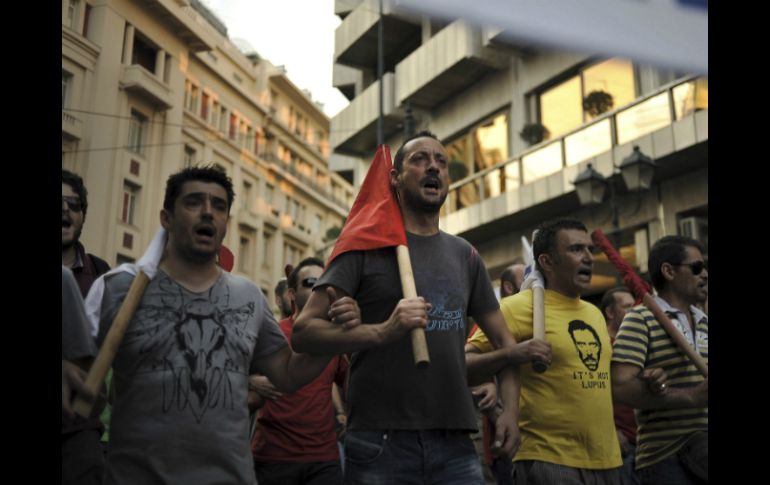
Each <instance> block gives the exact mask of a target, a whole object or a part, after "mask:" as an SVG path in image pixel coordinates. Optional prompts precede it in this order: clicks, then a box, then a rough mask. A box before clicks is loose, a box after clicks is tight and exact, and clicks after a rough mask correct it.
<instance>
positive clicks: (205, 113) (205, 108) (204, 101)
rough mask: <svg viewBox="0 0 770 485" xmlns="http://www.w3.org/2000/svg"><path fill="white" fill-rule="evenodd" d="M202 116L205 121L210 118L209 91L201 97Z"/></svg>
mask: <svg viewBox="0 0 770 485" xmlns="http://www.w3.org/2000/svg"><path fill="white" fill-rule="evenodd" d="M201 118H203V121H208V119H209V93H206V92H204V93H203V95H202V97H201Z"/></svg>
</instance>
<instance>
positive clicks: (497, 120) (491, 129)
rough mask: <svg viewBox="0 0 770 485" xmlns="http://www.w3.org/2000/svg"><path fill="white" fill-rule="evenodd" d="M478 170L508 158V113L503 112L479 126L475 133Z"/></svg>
mask: <svg viewBox="0 0 770 485" xmlns="http://www.w3.org/2000/svg"><path fill="white" fill-rule="evenodd" d="M474 136H475V140H476V153H475V155H476V156H475V159H476V170H477V171H481V170H484V169H485V168H489V167H492V166H495V165H497V164H498V163H502V162H504V161H505V160H507V159H508V115H507V114H505V113H503V114H501V115H499V116H496V117H494V118H493V119H491V120H489V121H488V122H487V123H485V124H484V125H482V126H481V127H479V128H478V129H477V130H476V131H475V133H474Z"/></svg>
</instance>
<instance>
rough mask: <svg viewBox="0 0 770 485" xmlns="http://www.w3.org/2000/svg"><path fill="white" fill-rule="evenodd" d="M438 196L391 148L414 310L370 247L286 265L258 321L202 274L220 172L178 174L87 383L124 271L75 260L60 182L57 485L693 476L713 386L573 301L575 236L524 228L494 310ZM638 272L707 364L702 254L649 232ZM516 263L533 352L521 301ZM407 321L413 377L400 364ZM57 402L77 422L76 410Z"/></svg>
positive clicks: (237, 279)
mask: <svg viewBox="0 0 770 485" xmlns="http://www.w3.org/2000/svg"><path fill="white" fill-rule="evenodd" d="M449 183H450V180H449V176H448V158H447V152H446V149H445V147H444V146H443V145H442V144H441V142H440V141H439V140H438V139H437V138H436V137H435V135H433V134H432V133H429V132H420V133H418V134H417V135H415V136H413V137H411V138H409V139H407V140H406V141H405V142H404V143H403V144H402V145H401V147H400V148H399V149H398V151H397V152H396V154H395V157H394V160H393V168H392V170H391V171H390V185H391V187H392V190H393V191H394V193H395V196H396V199H397V201H398V205H399V207H400V210H401V214H402V217H403V224H404V229H405V230H406V237H407V242H408V248H409V253H410V259H411V264H412V268H413V275H414V281H415V287H416V290H417V295H418V296H416V297H411V298H405V297H404V295H403V293H402V289H401V281H400V279H399V274H398V269H397V268H398V265H397V262H396V254H395V251H394V249H393V248H392V247H386V248H378V249H370V250H354V251H348V252H345V253H343V254H341V255H339V256H338V257H336V258H335V259H333V260H332V261H331V263H329V264H328V265H327V264H326V262H324V261H322V260H319V259H316V258H306V259H303V260H301V261H296V262H295V261H286V262H285V263H287V264H291V265H293V266H290V267H288V268H287V270H289V271H287V275H286V276H287V277H286V278H285V279H281V280H280V281H278V282H276V286H275V301H274V305H272V306H271V305H270V303H268V301H267V299H266V298H265V296H264V295H263V293H262V291H261V290H260V288H259V287H258V286H257V285H256V284H254V283H253V282H252V281H249V280H248V279H246V278H244V277H241V276H237V275H233V274H231V273H229V272H228V271H226V270H225V269H223V268H222V267H221V266H220V265H219V264H218V258H217V256H218V254H219V252H220V248H221V244H222V240H223V238H224V236H225V233H226V229H227V224H228V220H229V214H230V209H231V207H232V206H233V200H234V198H235V194H234V192H233V186H232V182H231V180H230V179H229V178H228V177H227V175H226V174H225V173H224V172H222V171H220V170H219V169H217V168H215V167H190V168H186V169H184V170H182V171H180V172H178V173H175V174H173V175H172V176H170V177H169V179H168V181H167V185H166V191H165V195H164V199H163V209H162V211H161V213H160V221H159V222H160V225H161V227H162V230H163V231H165V238H166V239H165V246H164V250H163V257H162V259H161V260H160V263H159V265H158V267H157V273H156V274H155V275H154V277H153V278H152V279H151V280H150V282H149V284H148V286H147V288H146V290H145V291H144V294H143V295H142V296H141V300H140V302H139V305H138V307H137V308H136V311H135V312H134V314H133V316H132V317H131V320H130V323H129V325H128V328H127V330H126V332H125V335H124V336H123V338H122V341H121V342H120V345H119V347H118V348H117V353H116V355H115V358H114V361H113V362H112V372H111V378H110V379H108V381H107V383H106V384H105V385H104V386H103V387H102V388H101V389H100V390H98V391H94V390H92V389H88V388H87V387H86V386H85V385H84V381H85V375H86V372H87V371H88V369H89V366H90V365H91V364H92V362H93V359H94V357H95V355H96V353H97V349H98V348H99V347H100V346H101V345H102V344H103V342H104V341H105V339H106V336H107V335H108V332H109V331H110V328H111V326H112V324H113V322H114V320H115V318H116V315H117V314H118V311H119V309H120V308H121V304H122V303H123V301H124V300H125V299H126V298H127V294H128V293H129V288H130V286H131V284H132V280H133V279H134V276H133V274H132V273H131V272H127V271H121V270H120V269H118V270H113V271H110V268H109V266H108V265H107V263H105V262H104V261H103V260H101V259H99V258H97V257H95V256H93V255H91V254H88V253H86V251H85V248H84V247H83V244H81V243H80V241H79V239H80V234H81V232H82V229H83V225H84V223H85V217H86V211H87V207H88V199H87V191H86V188H85V187H84V186H83V182H82V180H81V178H80V177H79V176H78V175H76V174H73V173H71V172H68V171H66V170H62V483H68V484H69V483H78V484H80V483H82V484H86V483H89V484H102V483H104V484H126V483H128V484H132V483H147V484H149V483H191V484H214V483H228V484H230V483H232V484H254V483H259V484H260V485H269V484H340V483H347V484H462V485H466V484H484V483H488V484H494V483H497V484H516V485H525V484H530V485H535V484H638V483H642V484H656V485H657V484H698V483H707V482H708V465H707V463H708V377H704V376H703V375H702V373H701V372H699V370H698V368H697V366H696V364H695V363H694V362H692V360H691V358H689V357H688V355H686V354H685V353H683V352H682V351H680V349H679V348H678V347H677V346H676V344H675V341H674V340H673V339H672V338H671V336H670V335H669V333H667V332H669V330H667V329H668V327H667V326H666V325H663V324H662V323H661V321H660V315H659V314H657V313H654V312H652V311H651V310H650V309H649V308H647V307H646V306H645V305H641V304H638V302H637V301H635V300H636V297H635V295H634V294H632V293H631V291H630V290H628V289H626V288H623V287H618V288H613V289H611V290H609V291H607V292H606V294H605V295H604V297H603V299H602V301H601V305H600V308H599V307H597V306H595V305H593V304H591V303H589V302H588V301H585V300H584V299H581V295H583V294H585V293H586V291H587V290H589V288H590V286H591V280H592V274H593V269H594V267H593V266H594V253H595V248H594V244H593V242H592V240H591V237H590V236H589V232H588V229H587V228H586V226H585V225H584V224H583V223H582V222H580V221H577V220H572V219H560V220H552V221H545V222H543V223H542V224H540V226H539V228H538V231H537V232H536V235H535V237H534V240H533V257H534V267H530V268H527V267H526V265H525V264H524V263H523V262H518V261H517V262H515V264H513V265H512V266H511V267H509V268H506V269H505V270H504V271H503V273H502V275H501V279H500V298H498V297H497V296H496V295H495V291H494V289H493V285H492V282H491V280H490V277H489V273H488V271H487V269H486V266H485V263H484V261H483V260H482V258H481V256H480V255H479V253H478V251H477V250H476V249H475V248H474V247H473V246H472V245H471V244H469V243H468V242H467V241H465V240H464V239H462V238H461V237H457V236H453V235H450V234H448V233H445V232H443V231H441V230H440V229H439V211H440V208H441V206H442V204H443V203H444V201H445V199H446V197H447V192H448V187H449ZM648 267H649V276H650V279H651V282H652V286H653V287H654V290H655V296H654V300H655V302H656V303H657V305H658V306H659V307H660V309H661V310H662V311H663V312H664V313H665V315H666V316H667V317H668V318H669V319H670V320H671V322H673V324H674V326H675V329H676V331H678V332H681V334H682V335H683V336H684V338H685V339H686V342H687V343H688V344H689V345H690V346H692V348H693V349H694V350H695V352H696V353H697V354H699V355H700V357H701V358H702V359H703V360H704V361H706V362H707V361H708V316H707V314H706V311H707V310H706V309H707V306H706V301H707V297H708V265H707V261H706V257H705V255H704V248H703V246H702V245H701V244H700V243H699V242H698V241H695V240H693V239H690V238H687V237H682V236H666V237H663V238H662V239H660V240H658V241H657V242H656V243H655V244H654V245H653V247H652V248H651V250H650V254H649V261H648ZM535 270H536V271H538V272H539V274H540V275H542V279H543V282H544V305H543V310H544V315H545V338H536V337H535V332H534V325H533V314H534V311H535V309H534V304H533V289H532V288H529V287H527V288H526V289H522V286H523V283H524V281H525V276H526V275H525V273H528V272H529V271H535ZM99 277H101V278H103V284H101V285H99V287H100V291H99V292H98V294H95V292H94V291H91V294H90V295H89V289H90V288H91V287H92V286H96V285H94V281H95V280H96V279H97V278H99ZM524 286H525V287H526V285H524ZM86 296H88V299H89V302H91V301H95V302H96V306H97V307H98V308H100V309H101V311H100V316H99V318H98V319H97V321H93V319H89V318H88V317H87V316H86V314H85V311H84V309H83V308H84V307H83V305H84V303H83V299H84V298H86ZM273 307H274V308H275V312H276V314H278V315H279V316H280V320H279V321H277V320H276V318H275V317H274V314H273ZM414 329H422V330H423V331H424V333H425V338H426V342H427V347H428V350H429V353H430V365H428V366H422V367H416V366H415V364H414V359H413V356H412V340H411V338H410V334H411V332H412V330H414ZM535 362H536V363H539V364H541V365H544V366H545V367H546V370H545V371H544V372H540V371H539V370H542V369H536V368H535V366H533V363H535ZM75 396H78V397H80V398H83V399H86V400H87V401H89V402H90V403H92V404H93V411H92V413H91V416H89V417H82V416H79V415H77V414H76V413H75V412H73V407H72V402H73V398H74V397H75ZM107 406H109V407H107ZM105 409H107V412H106V413H105V412H104V410H105ZM100 416H101V417H102V419H100ZM105 426H109V436H108V439H107V438H106V436H105V435H106V433H105ZM103 437H105V442H103V441H101V440H102V439H103Z"/></svg>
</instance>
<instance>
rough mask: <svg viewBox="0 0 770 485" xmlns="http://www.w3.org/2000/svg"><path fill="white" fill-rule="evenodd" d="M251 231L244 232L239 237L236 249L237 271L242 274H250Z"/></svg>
mask: <svg viewBox="0 0 770 485" xmlns="http://www.w3.org/2000/svg"><path fill="white" fill-rule="evenodd" d="M252 234H253V231H244V233H243V234H241V237H240V245H239V247H238V270H239V271H241V272H242V273H247V274H249V273H251V246H252V240H253V236H252Z"/></svg>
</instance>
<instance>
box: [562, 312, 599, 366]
mask: <svg viewBox="0 0 770 485" xmlns="http://www.w3.org/2000/svg"><path fill="white" fill-rule="evenodd" d="M569 334H570V335H571V336H572V341H573V342H574V343H575V348H576V349H577V352H578V355H579V356H580V360H581V361H582V362H583V364H584V365H585V366H586V368H587V369H588V370H590V371H595V370H597V369H598V368H599V359H600V358H601V355H602V343H601V341H600V340H599V335H597V334H596V331H595V330H594V329H593V328H592V327H591V326H589V325H588V324H586V323H585V322H584V321H582V320H572V321H571V322H569Z"/></svg>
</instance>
